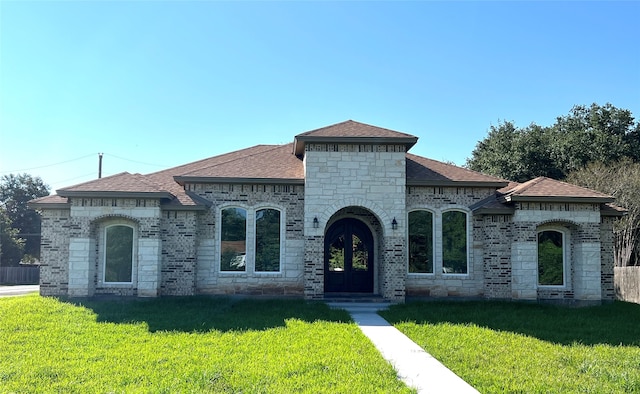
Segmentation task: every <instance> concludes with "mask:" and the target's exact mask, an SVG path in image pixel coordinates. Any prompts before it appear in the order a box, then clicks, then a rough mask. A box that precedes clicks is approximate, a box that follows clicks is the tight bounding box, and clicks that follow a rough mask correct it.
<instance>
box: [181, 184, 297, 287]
mask: <svg viewBox="0 0 640 394" xmlns="http://www.w3.org/2000/svg"><path fill="white" fill-rule="evenodd" d="M186 188H187V190H189V191H192V192H195V193H196V194H198V195H199V196H201V197H203V198H206V199H207V200H209V201H211V202H212V206H211V207H210V208H209V209H208V210H207V211H206V212H201V213H199V214H198V217H197V240H198V242H197V246H196V249H195V250H196V256H197V259H196V260H197V263H196V266H195V271H196V275H195V277H196V285H195V286H196V290H195V291H196V293H200V294H249V295H297V296H301V295H302V294H303V291H304V290H303V287H304V283H303V270H304V263H303V260H304V239H303V206H304V187H303V186H301V185H278V184H260V185H255V184H188V185H186ZM232 206H233V207H241V208H244V209H246V210H247V222H248V226H249V227H248V229H247V269H246V271H244V272H221V271H220V253H219V249H220V246H219V244H220V241H219V239H220V234H219V230H220V229H219V226H220V212H221V209H222V208H226V207H232ZM262 208H276V209H279V210H280V212H281V215H282V220H283V227H282V229H281V246H282V247H281V252H282V255H281V259H280V271H279V272H256V271H255V270H254V266H255V265H254V264H255V262H254V261H253V252H254V249H255V245H254V244H253V240H254V236H253V235H254V233H255V230H254V227H253V223H254V222H255V212H256V210H258V209H262Z"/></svg>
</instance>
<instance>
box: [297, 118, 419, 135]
mask: <svg viewBox="0 0 640 394" xmlns="http://www.w3.org/2000/svg"><path fill="white" fill-rule="evenodd" d="M345 124H358V125H361V126H366V127H372V128H376V129H380V130H385V131H389V132H392V133H395V134H402V135H404V136H406V137H407V138H415V136H414V135H411V134H408V133H405V132H402V131H397V130H392V129H389V128H386V127H380V126H375V125H372V124H369V123H364V122H358V121H357V120H353V119H348V120H345V121H343V122H338V123H334V124H332V125H329V126H324V127H320V128H318V129H313V130H309V131H305V132H304V133H300V134H297V135H296V137H303V136H306V135H309V134H311V133H317V132H319V131H322V130H326V129H329V128H332V127H336V126H340V125H345Z"/></svg>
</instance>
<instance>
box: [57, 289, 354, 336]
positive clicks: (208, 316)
mask: <svg viewBox="0 0 640 394" xmlns="http://www.w3.org/2000/svg"><path fill="white" fill-rule="evenodd" d="M63 301H66V302H69V303H72V304H74V305H77V306H81V307H85V308H88V309H91V310H93V311H94V312H95V313H96V315H97V321H98V322H108V323H118V324H131V323H146V324H147V325H148V327H149V331H150V332H158V331H181V332H200V333H204V332H209V331H212V330H214V331H221V332H227V331H251V330H268V329H272V328H277V327H285V326H286V321H287V320H290V319H298V320H302V321H305V322H309V323H313V322H315V321H329V322H338V323H344V322H351V321H352V320H351V317H350V316H349V314H348V313H347V312H345V311H344V310H333V309H330V308H329V307H328V306H327V305H326V304H324V303H321V302H308V301H304V300H298V299H296V300H293V299H268V300H256V299H238V298H230V297H216V296H196V297H167V298H150V299H140V298H124V299H123V298H113V297H109V298H91V299H66V300H63Z"/></svg>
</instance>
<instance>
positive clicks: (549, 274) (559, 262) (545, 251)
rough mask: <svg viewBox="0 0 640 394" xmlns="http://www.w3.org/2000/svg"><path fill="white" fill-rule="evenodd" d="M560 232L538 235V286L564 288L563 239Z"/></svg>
mask: <svg viewBox="0 0 640 394" xmlns="http://www.w3.org/2000/svg"><path fill="white" fill-rule="evenodd" d="M562 238H563V237H562V233H561V232H560V231H551V230H549V231H542V232H540V233H538V284H540V285H542V286H562V285H563V284H564V258H563V255H564V253H563V239H562Z"/></svg>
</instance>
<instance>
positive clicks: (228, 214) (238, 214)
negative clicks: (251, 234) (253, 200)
mask: <svg viewBox="0 0 640 394" xmlns="http://www.w3.org/2000/svg"><path fill="white" fill-rule="evenodd" d="M221 217H222V220H221V228H220V271H246V269H247V211H246V209H243V208H235V207H233V208H225V209H223V210H222V211H221Z"/></svg>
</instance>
